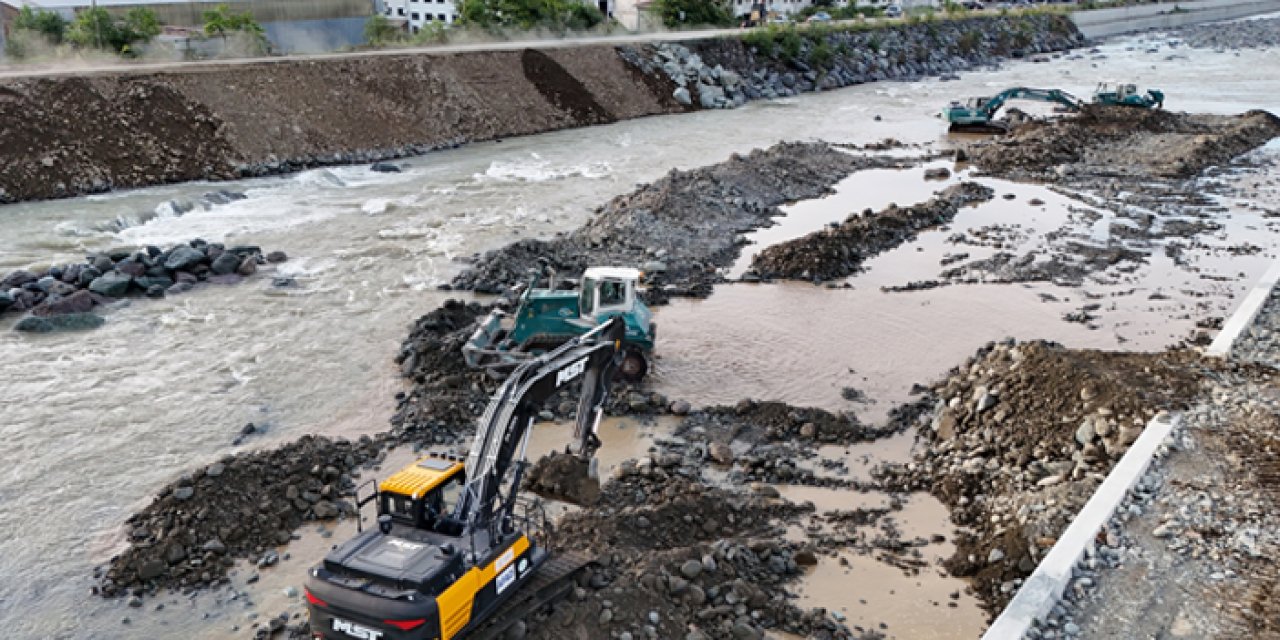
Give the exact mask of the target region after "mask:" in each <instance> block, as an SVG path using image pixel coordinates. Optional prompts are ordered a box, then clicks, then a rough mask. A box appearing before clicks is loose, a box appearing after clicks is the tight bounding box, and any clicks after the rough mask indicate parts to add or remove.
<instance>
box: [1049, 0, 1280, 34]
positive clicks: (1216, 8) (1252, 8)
mask: <svg viewBox="0 0 1280 640" xmlns="http://www.w3.org/2000/svg"><path fill="white" fill-rule="evenodd" d="M1175 10H1176V12H1175ZM1277 11H1280V0H1194V1H1192V2H1163V3H1159V4H1144V5H1136V6H1132V7H1118V8H1115V9H1097V10H1094V11H1077V12H1075V13H1073V14H1071V19H1072V20H1073V21H1074V22H1075V23H1076V27H1077V28H1079V29H1080V32H1081V33H1083V34H1084V35H1085V36H1086V37H1089V38H1105V37H1107V36H1114V35H1118V34H1121V33H1130V32H1134V31H1145V30H1147V29H1170V28H1173V27H1182V26H1186V25H1190V24H1201V23H1204V22H1216V21H1219V20H1234V19H1236V18H1244V17H1248V16H1254V15H1259V14H1263V13H1273V12H1277Z"/></svg>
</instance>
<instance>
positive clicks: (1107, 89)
mask: <svg viewBox="0 0 1280 640" xmlns="http://www.w3.org/2000/svg"><path fill="white" fill-rule="evenodd" d="M1093 103H1094V104H1100V105H1107V106H1120V107H1140V108H1143V109H1153V108H1154V109H1162V108H1164V92H1163V91H1160V90H1159V89H1147V90H1146V91H1145V92H1144V91H1140V90H1139V89H1138V85H1135V84H1124V83H1119V82H1101V83H1098V88H1097V89H1096V90H1095V91H1094V92H1093Z"/></svg>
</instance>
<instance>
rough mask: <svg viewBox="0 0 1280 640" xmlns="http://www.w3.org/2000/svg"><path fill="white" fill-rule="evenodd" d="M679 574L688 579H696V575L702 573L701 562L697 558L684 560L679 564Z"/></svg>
mask: <svg viewBox="0 0 1280 640" xmlns="http://www.w3.org/2000/svg"><path fill="white" fill-rule="evenodd" d="M680 575H682V576H684V577H685V578H686V579H689V580H694V579H697V577H698V576H700V575H702V562H701V561H699V560H685V562H684V564H682V565H680Z"/></svg>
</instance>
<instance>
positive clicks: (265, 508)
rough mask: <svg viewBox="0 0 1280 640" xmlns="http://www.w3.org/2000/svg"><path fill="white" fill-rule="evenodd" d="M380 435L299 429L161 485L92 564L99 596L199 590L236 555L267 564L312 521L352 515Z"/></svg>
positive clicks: (222, 577) (220, 575)
mask: <svg viewBox="0 0 1280 640" xmlns="http://www.w3.org/2000/svg"><path fill="white" fill-rule="evenodd" d="M381 448H382V442H381V439H372V438H368V437H361V439H360V441H359V442H349V441H346V440H329V439H327V438H320V437H315V436H304V437H302V438H301V439H299V440H297V441H295V442H293V443H290V444H288V445H285V446H283V447H280V448H277V449H273V450H268V451H258V452H252V453H243V454H238V455H228V456H225V457H223V458H222V459H220V460H219V461H218V462H215V463H213V464H210V465H208V466H206V467H204V468H201V469H198V470H196V471H195V472H193V473H190V474H186V475H183V476H182V477H181V478H179V479H178V480H177V481H176V482H174V483H172V484H170V485H169V486H166V487H164V488H163V489H161V490H160V492H159V493H158V494H157V496H156V498H155V500H154V501H152V503H151V504H150V505H149V506H147V508H146V509H144V510H143V511H141V512H139V513H137V514H134V515H133V516H131V517H130V518H129V519H128V520H127V521H126V523H125V530H126V534H127V536H128V540H129V548H128V549H126V550H125V551H124V552H123V553H121V554H120V555H118V556H115V557H113V558H112V559H111V561H110V563H109V564H108V565H107V567H106V568H105V572H101V573H99V577H100V584H99V586H98V589H99V591H100V592H101V593H102V595H104V596H108V597H113V596H124V595H127V594H132V595H135V596H138V595H144V594H154V593H155V592H156V591H157V590H159V589H162V588H172V589H197V588H201V587H207V586H210V585H214V584H218V583H220V582H222V581H224V580H225V576H226V573H227V570H228V569H229V568H231V567H232V566H233V565H234V564H235V561H236V560H237V559H242V558H248V559H250V560H252V561H256V562H258V563H259V565H260V566H263V567H266V566H270V565H272V564H274V563H275V562H278V561H279V554H278V553H277V552H276V551H275V550H274V549H275V547H276V546H277V545H282V544H285V543H287V542H288V541H289V540H290V538H291V536H292V535H293V531H294V530H295V529H296V528H297V527H298V526H299V525H301V524H302V523H303V522H306V521H309V520H326V519H332V518H335V517H339V516H341V515H347V514H353V513H354V509H355V507H354V504H353V502H351V501H349V500H348V497H349V496H351V495H352V494H353V492H354V489H355V483H354V481H353V478H354V477H355V475H356V473H357V472H356V469H357V467H358V466H359V465H361V464H364V463H366V462H368V461H370V460H375V459H378V458H379V455H380V453H381Z"/></svg>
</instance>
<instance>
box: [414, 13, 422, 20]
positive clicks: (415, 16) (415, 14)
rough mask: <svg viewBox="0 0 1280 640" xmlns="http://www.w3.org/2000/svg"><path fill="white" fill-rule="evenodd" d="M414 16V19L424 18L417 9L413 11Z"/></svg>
mask: <svg viewBox="0 0 1280 640" xmlns="http://www.w3.org/2000/svg"><path fill="white" fill-rule="evenodd" d="M412 17H413V19H414V20H421V19H422V17H421V16H419V15H418V12H417V11H415V12H413V14H412Z"/></svg>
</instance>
